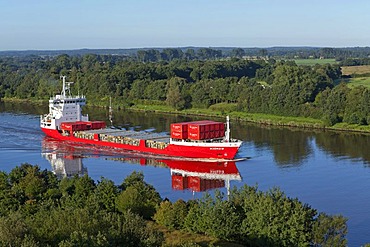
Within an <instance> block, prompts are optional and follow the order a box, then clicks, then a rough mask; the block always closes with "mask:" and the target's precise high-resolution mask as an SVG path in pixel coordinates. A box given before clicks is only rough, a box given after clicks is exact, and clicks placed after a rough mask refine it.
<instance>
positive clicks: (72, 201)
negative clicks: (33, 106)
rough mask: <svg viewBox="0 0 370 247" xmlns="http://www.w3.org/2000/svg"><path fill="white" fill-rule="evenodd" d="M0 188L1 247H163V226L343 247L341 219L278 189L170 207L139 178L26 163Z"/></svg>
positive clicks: (2, 179)
mask: <svg viewBox="0 0 370 247" xmlns="http://www.w3.org/2000/svg"><path fill="white" fill-rule="evenodd" d="M0 189H1V190H0V245H1V246H63V247H66V246H163V245H165V239H164V235H163V232H162V231H163V230H162V231H161V230H159V229H163V227H165V228H166V231H172V230H175V229H181V230H182V231H184V232H193V233H199V234H205V235H209V236H213V237H215V238H218V239H222V240H226V241H230V242H236V243H241V244H244V245H246V246H346V243H347V240H346V238H345V235H346V233H347V226H346V219H345V218H344V217H342V216H339V215H338V216H337V215H334V216H330V215H327V214H325V213H318V212H317V211H316V210H315V209H312V208H311V207H310V206H308V205H307V204H303V203H302V202H300V201H299V200H297V199H291V198H289V197H287V196H286V195H284V193H283V192H281V191H280V190H278V189H272V190H270V191H268V192H261V191H258V190H257V188H256V187H249V186H246V185H245V186H244V187H242V188H240V189H236V188H234V189H233V190H232V191H231V193H230V197H229V199H226V198H224V196H223V194H222V193H220V192H216V194H215V196H214V198H212V197H210V196H209V195H208V194H206V195H205V196H204V197H203V198H202V199H200V200H190V201H188V202H185V201H182V200H178V201H176V202H174V203H172V202H169V201H168V200H163V199H162V198H161V197H160V195H159V194H158V192H157V191H156V190H155V189H154V187H153V186H151V185H149V184H147V183H146V182H145V181H144V177H143V174H142V173H137V172H134V173H132V174H131V175H130V176H128V177H126V178H125V179H124V180H123V182H122V184H121V185H119V186H117V185H115V184H114V183H113V182H112V181H111V180H108V179H105V178H102V179H101V181H98V182H97V183H96V182H95V181H94V180H92V179H91V178H89V177H88V176H87V175H85V176H82V177H78V176H75V177H73V178H63V179H61V180H58V179H57V177H56V176H55V175H54V174H53V173H52V172H49V171H46V170H43V171H42V170H40V168H39V167H38V166H32V165H29V164H23V165H21V166H19V167H16V168H14V169H13V170H12V171H11V172H10V173H5V172H1V173H0ZM159 225H160V226H162V227H159ZM181 245H182V246H198V245H196V244H190V243H186V241H185V240H184V242H183V244H181Z"/></svg>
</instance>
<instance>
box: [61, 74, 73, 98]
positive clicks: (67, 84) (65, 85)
mask: <svg viewBox="0 0 370 247" xmlns="http://www.w3.org/2000/svg"><path fill="white" fill-rule="evenodd" d="M60 78H61V79H63V89H62V93H61V95H62V96H63V98H66V96H67V95H66V94H67V91H68V92H69V95H68V96H70V95H71V90H70V86H71V84H73V82H66V76H65V75H62V76H60Z"/></svg>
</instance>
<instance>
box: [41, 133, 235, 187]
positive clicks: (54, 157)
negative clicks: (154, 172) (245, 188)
mask: <svg viewBox="0 0 370 247" xmlns="http://www.w3.org/2000/svg"><path fill="white" fill-rule="evenodd" d="M91 151H92V150H91V148H89V149H86V146H83V145H81V146H79V147H76V145H69V144H68V143H66V142H63V141H60V140H56V139H54V138H51V137H48V136H45V137H44V139H43V140H42V153H41V155H42V156H43V157H44V158H45V159H47V160H48V161H49V162H50V164H51V167H52V171H53V172H54V174H55V175H57V176H58V177H59V178H63V177H73V176H75V175H79V176H83V175H85V174H88V171H87V168H86V167H85V166H84V165H83V162H82V160H83V159H84V158H93V157H99V154H98V155H96V153H95V152H91ZM91 153H94V154H91ZM116 154H117V153H116V152H111V153H108V156H103V157H105V159H107V160H113V161H119V162H124V163H128V164H135V165H138V164H140V165H141V166H154V167H163V168H168V169H169V170H170V174H171V185H172V186H171V187H172V189H173V190H190V191H192V192H202V191H207V190H212V189H216V188H223V187H225V188H226V189H227V193H228V194H229V191H230V182H231V181H242V177H241V175H240V173H239V171H238V168H237V166H236V162H235V161H231V160H227V161H214V162H202V161H194V160H190V161H189V160H183V159H161V158H160V159H153V158H147V157H146V156H145V155H140V154H139V153H135V154H137V155H133V154H130V153H125V155H124V156H123V157H122V156H119V157H118V156H116Z"/></svg>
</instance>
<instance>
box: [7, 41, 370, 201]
mask: <svg viewBox="0 0 370 247" xmlns="http://www.w3.org/2000/svg"><path fill="white" fill-rule="evenodd" d="M243 51H244V52H243ZM271 52H272V51H268V50H266V49H262V50H258V51H256V54H257V55H258V56H262V57H265V55H266V54H269V53H271ZM341 52H342V51H338V50H336V49H334V50H333V49H330V48H323V49H318V50H317V56H319V57H320V56H325V57H326V56H329V57H332V56H336V54H342V53H341ZM230 54H231V56H232V57H233V58H231V59H227V60H220V59H219V58H220V56H221V55H220V52H218V51H216V50H213V49H209V48H201V49H198V50H192V49H189V50H187V51H182V50H181V49H163V50H156V49H149V50H140V52H138V53H137V59H136V60H135V59H127V58H122V57H119V56H109V55H93V54H88V55H84V56H81V57H77V56H68V55H60V56H56V57H52V58H48V59H41V58H40V57H37V56H36V57H29V58H27V59H21V58H18V57H6V58H5V57H4V58H1V59H0V97H6V98H9V97H16V98H20V99H47V98H48V97H49V96H51V95H54V94H56V93H58V92H59V90H60V85H59V84H60V82H59V77H60V75H61V74H64V75H67V76H68V78H69V80H70V81H75V82H76V84H75V86H74V87H73V89H72V90H73V92H72V93H74V94H77V93H79V94H81V93H83V94H85V95H87V99H88V101H89V102H90V104H91V103H94V104H97V105H105V104H107V100H106V99H107V98H108V96H111V97H112V98H113V101H114V102H113V104H114V105H115V104H116V105H117V104H121V105H124V106H128V105H135V104H137V103H138V102H139V101H145V102H146V105H148V106H150V105H151V104H156V103H157V102H166V104H167V105H168V106H169V107H171V108H173V109H175V110H184V109H189V108H208V107H210V106H211V109H214V108H217V105H218V104H220V103H223V104H224V105H226V104H229V103H233V104H237V110H238V111H241V112H247V113H263V114H274V115H279V116H293V117H311V118H316V119H319V120H324V122H325V123H326V124H327V125H329V126H332V125H333V124H336V123H341V122H347V123H357V124H368V123H367V119H368V118H369V116H368V115H369V112H370V110H369V106H368V105H367V104H364V105H362V106H361V107H359V108H358V109H356V113H353V112H352V108H353V107H352V106H349V105H353V104H354V103H353V102H352V101H350V100H346V98H347V96H348V94H350V92H352V91H356V94H359V92H357V90H358V89H355V88H348V87H347V86H346V85H344V84H340V85H338V84H337V82H338V81H340V79H341V76H342V74H341V68H340V67H339V65H337V64H328V63H325V64H315V65H312V64H311V66H304V65H302V66H297V65H296V63H295V62H294V61H291V60H288V61H284V60H280V61H278V62H277V61H276V60H273V59H269V60H253V61H252V60H246V59H244V58H241V57H244V55H247V50H246V49H238V48H235V49H234V50H230ZM317 56H314V57H317ZM196 58H198V60H194V59H196ZM323 61H324V60H323ZM261 81H263V83H261ZM58 85H59V86H58ZM360 90H362V91H364V90H365V89H364V88H361V89H360ZM365 94H366V92H365ZM364 97H365V96H364ZM350 98H351V97H350ZM90 99H93V100H91V101H90ZM223 108H224V109H225V110H223V109H221V112H223V113H225V112H226V111H228V107H226V106H225V107H223ZM216 111H217V109H216ZM364 119H366V121H364ZM34 182H35V183H37V181H36V180H35V181H34ZM34 188H36V187H34ZM28 193H29V194H28V196H31V197H32V195H31V194H32V193H33V192H31V191H29V192H28Z"/></svg>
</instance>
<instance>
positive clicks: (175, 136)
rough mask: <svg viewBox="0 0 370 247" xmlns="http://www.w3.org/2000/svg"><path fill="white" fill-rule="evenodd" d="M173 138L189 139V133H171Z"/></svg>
mask: <svg viewBox="0 0 370 247" xmlns="http://www.w3.org/2000/svg"><path fill="white" fill-rule="evenodd" d="M171 138H174V139H188V132H187V131H186V132H180V131H171Z"/></svg>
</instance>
